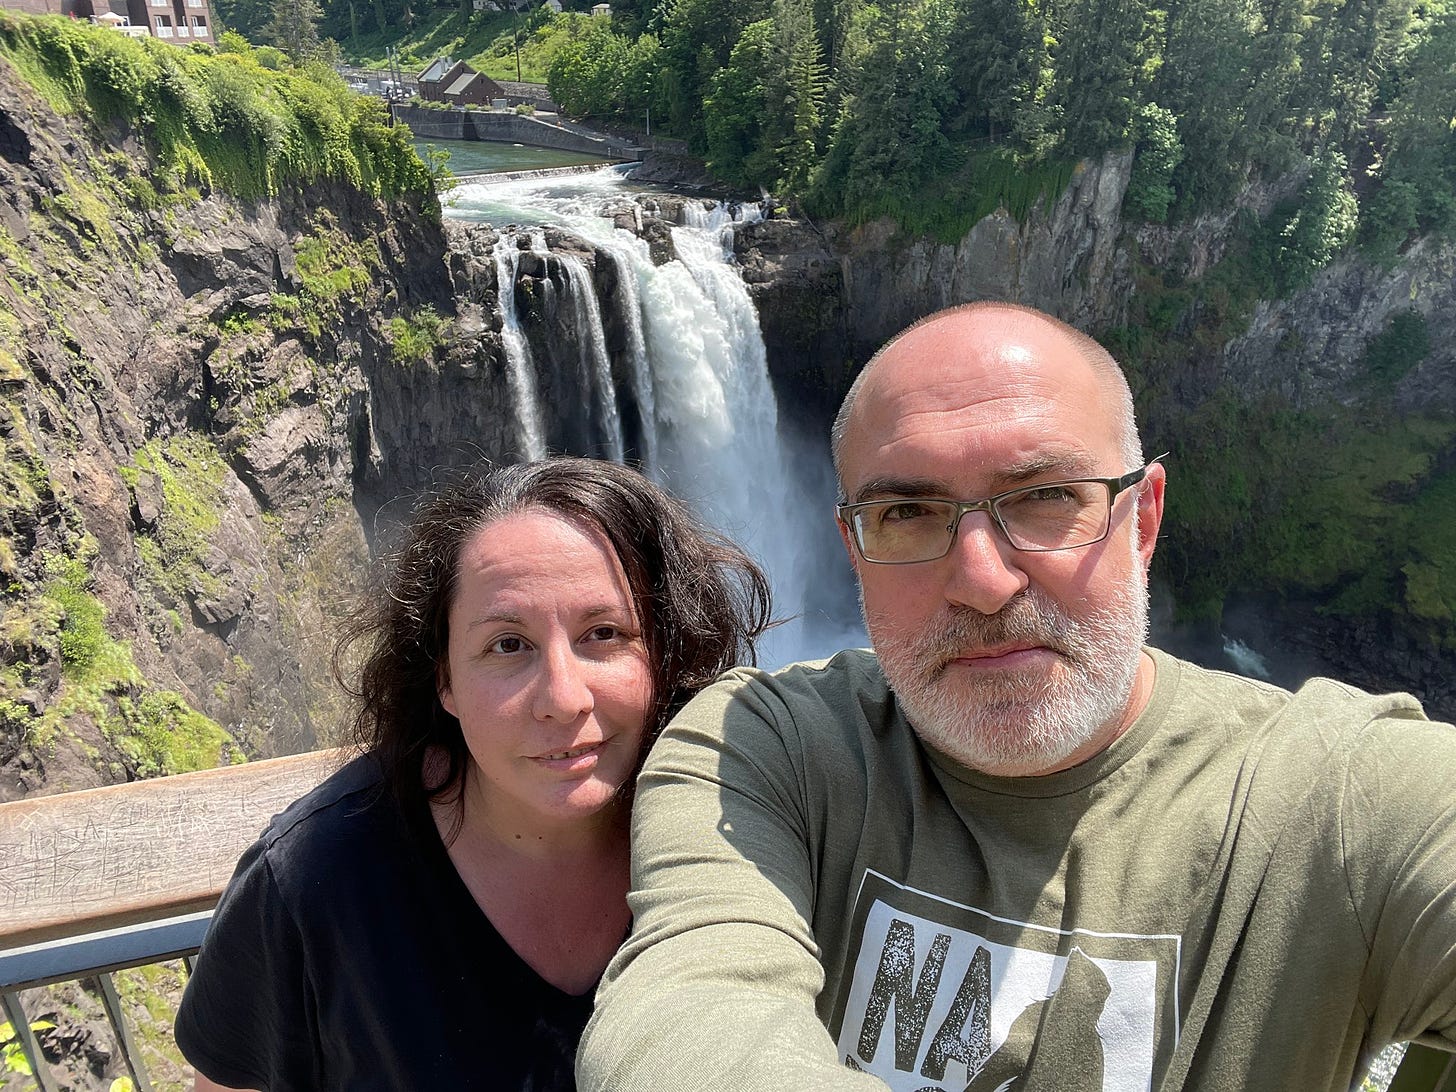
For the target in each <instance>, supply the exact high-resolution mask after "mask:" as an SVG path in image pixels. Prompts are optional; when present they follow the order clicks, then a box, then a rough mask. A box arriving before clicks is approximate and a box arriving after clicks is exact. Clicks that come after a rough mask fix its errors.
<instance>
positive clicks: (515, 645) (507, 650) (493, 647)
mask: <svg viewBox="0 0 1456 1092" xmlns="http://www.w3.org/2000/svg"><path fill="white" fill-rule="evenodd" d="M525 649H526V642H525V640H524V639H523V638H520V637H517V636H516V635H515V634H514V633H508V634H506V635H505V636H504V637H497V638H496V639H495V640H494V641H492V642H491V643H490V644H489V645H488V646H487V647H486V651H487V652H497V653H500V654H502V655H505V656H510V655H513V654H514V653H517V652H524V651H525Z"/></svg>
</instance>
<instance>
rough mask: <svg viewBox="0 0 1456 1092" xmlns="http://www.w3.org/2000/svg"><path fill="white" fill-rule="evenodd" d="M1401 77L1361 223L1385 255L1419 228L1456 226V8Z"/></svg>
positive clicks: (1434, 25) (1419, 48)
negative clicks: (1455, 121)
mask: <svg viewBox="0 0 1456 1092" xmlns="http://www.w3.org/2000/svg"><path fill="white" fill-rule="evenodd" d="M1400 83H1401V88H1402V90H1401V92H1400V95H1399V96H1398V97H1397V98H1396V100H1395V102H1394V103H1393V104H1392V105H1391V117H1390V126H1389V129H1388V131H1387V133H1386V143H1385V154H1384V156H1383V158H1382V160H1381V162H1380V169H1379V179H1380V189H1379V190H1378V191H1377V192H1376V194H1375V196H1374V198H1373V199H1372V201H1371V203H1370V211H1369V214H1368V216H1367V217H1366V218H1365V222H1364V223H1363V224H1362V228H1363V232H1362V235H1363V242H1364V243H1365V244H1366V245H1367V246H1368V247H1370V248H1371V249H1372V250H1374V251H1375V252H1376V254H1377V255H1379V256H1380V257H1383V258H1392V257H1394V255H1395V253H1396V251H1397V249H1398V248H1399V247H1400V246H1401V245H1402V244H1404V243H1405V241H1406V239H1407V238H1408V237H1409V236H1410V234H1411V233H1412V232H1414V231H1418V230H1419V231H1444V232H1451V231H1452V230H1453V229H1456V131H1453V130H1452V119H1453V118H1456V12H1453V13H1451V14H1448V15H1442V16H1440V17H1438V18H1437V19H1436V20H1434V22H1433V23H1432V24H1431V26H1430V28H1429V30H1428V31H1427V33H1426V34H1425V35H1424V36H1423V39H1422V40H1421V42H1420V43H1419V45H1418V46H1417V47H1416V48H1415V49H1414V50H1413V51H1412V53H1411V56H1410V59H1409V62H1408V65H1407V67H1406V71H1405V72H1404V73H1403V74H1402V78H1401V81H1400Z"/></svg>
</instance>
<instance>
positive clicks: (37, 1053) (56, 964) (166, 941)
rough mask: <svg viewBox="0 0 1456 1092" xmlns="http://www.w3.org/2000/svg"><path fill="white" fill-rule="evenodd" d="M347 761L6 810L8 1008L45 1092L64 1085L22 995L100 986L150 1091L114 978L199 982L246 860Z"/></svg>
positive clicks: (278, 766) (323, 757) (1, 873)
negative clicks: (200, 956)
mask: <svg viewBox="0 0 1456 1092" xmlns="http://www.w3.org/2000/svg"><path fill="white" fill-rule="evenodd" d="M341 761H342V756H341V755H340V753H339V752H335V751H323V752H318V753H314V754H306V755H295V756H293V757H291V758H278V759H270V760H267V761H263V762H253V763H248V764H246V765H241V766H230V767H225V768H223V769H218V770H206V771H203V772H201V773H194V774H182V775H180V776H177V777H164V778H158V779H156V780H151V781H136V782H132V783H130V784H126V785H113V786H110V787H107V788H102V789H86V790H83V791H80V792H71V793H63V794H62V795H60V796H44V797H39V798H36V799H27V800H18V801H13V802H11V803H8V804H0V1002H3V1007H4V1018H3V1019H4V1022H8V1023H9V1025H10V1030H11V1033H12V1037H11V1039H10V1040H9V1041H10V1043H11V1044H12V1046H18V1047H19V1050H20V1052H21V1056H22V1057H23V1058H24V1062H25V1068H29V1069H30V1071H31V1074H32V1078H31V1079H32V1080H33V1081H34V1083H35V1085H36V1086H38V1087H39V1089H40V1090H41V1092H57V1090H58V1088H59V1083H58V1082H57V1079H56V1078H55V1076H54V1075H53V1074H52V1071H51V1068H50V1066H49V1064H48V1063H47V1060H46V1058H45V1056H44V1052H43V1051H42V1049H41V1047H40V1043H39V1042H38V1040H37V1037H36V1035H35V1033H34V1031H33V1030H32V1026H31V1017H30V1016H29V1015H28V1014H27V1013H26V1011H25V1005H24V1004H23V1002H22V998H21V991H22V990H29V989H33V988H36V987H41V986H48V985H52V984H55V983H61V982H69V981H73V980H77V979H90V978H97V979H99V984H100V992H101V1000H102V1004H103V1006H104V1008H105V1010H106V1016H107V1021H108V1022H109V1023H110V1024H111V1027H112V1031H113V1034H114V1035H115V1040H116V1045H117V1047H119V1049H120V1054H121V1056H122V1059H123V1062H124V1068H125V1070H126V1073H127V1074H128V1075H129V1076H130V1079H131V1082H132V1086H133V1087H134V1088H135V1089H136V1090H137V1092H152V1082H151V1079H150V1077H149V1076H148V1074H147V1071H146V1067H145V1065H144V1063H143V1061H142V1056H141V1053H140V1052H139V1051H138V1049H137V1043H136V1038H135V1036H134V1034H133V1028H132V1026H131V1023H130V1022H129V1021H128V1019H127V1015H126V1012H125V1011H124V1006H123V1004H122V1000H121V997H120V995H119V993H118V990H117V986H116V982H115V981H114V979H113V977H112V974H113V972H115V971H120V970H123V969H126V968H130V967H139V966H144V965H149V964H154V963H160V962H163V961H165V960H170V959H177V958H181V959H182V960H183V963H184V966H185V967H186V969H187V971H188V972H190V971H191V956H192V954H193V953H194V952H196V951H197V948H198V946H199V945H200V944H201V943H202V938H203V935H204V934H205V933H206V932H207V925H208V922H209V921H210V920H211V918H212V910H213V907H214V906H215V905H216V904H217V899H218V896H219V895H220V894H221V893H222V889H223V887H225V886H226V884H227V881H228V879H229V878H230V877H231V876H232V873H233V868H234V866H235V865H236V864H237V860H238V857H239V856H241V855H242V852H243V850H244V849H246V848H247V847H248V846H249V845H250V844H252V842H253V841H254V839H256V838H257V837H258V835H259V834H260V833H261V832H262V830H263V827H264V826H265V825H267V822H268V820H269V819H270V818H271V817H272V816H273V815H274V814H276V813H277V812H279V811H281V810H282V809H283V808H284V807H286V806H287V805H288V804H289V802H290V801H292V800H295V799H297V798H298V797H299V796H301V795H303V793H305V792H307V791H308V790H309V789H311V788H312V787H313V786H314V785H316V784H317V783H318V782H319V781H320V780H322V779H323V778H324V777H326V776H327V775H328V774H329V773H330V772H332V770H333V769H334V768H335V767H337V766H338V765H339V764H340V762H341ZM12 1057H13V1051H12ZM5 1068H7V1067H0V1083H3V1082H4V1078H5V1076H6V1074H5V1072H4V1069H5ZM8 1068H11V1069H14V1068H16V1067H15V1065H13V1064H11V1065H10V1066H8Z"/></svg>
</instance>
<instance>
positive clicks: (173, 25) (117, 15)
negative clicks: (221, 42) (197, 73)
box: [0, 0, 215, 45]
mask: <svg viewBox="0 0 1456 1092" xmlns="http://www.w3.org/2000/svg"><path fill="white" fill-rule="evenodd" d="M0 8H6V9H8V10H10V11H23V12H25V13H27V14H29V15H69V16H70V17H71V18H73V19H88V20H90V21H91V22H93V23H102V24H104V25H106V26H111V27H115V28H116V29H117V30H118V31H120V32H121V33H123V34H131V35H134V36H137V37H143V36H147V35H150V36H151V37H154V38H162V39H164V40H166V41H169V42H175V43H177V44H178V45H187V44H188V43H189V42H207V43H208V44H213V43H214V41H215V39H214V38H213V25H212V8H211V7H210V6H209V5H208V0H0Z"/></svg>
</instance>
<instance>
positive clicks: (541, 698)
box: [531, 645, 596, 722]
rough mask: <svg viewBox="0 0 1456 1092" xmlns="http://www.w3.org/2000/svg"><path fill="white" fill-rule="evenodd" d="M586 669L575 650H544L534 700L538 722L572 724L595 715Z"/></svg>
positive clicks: (553, 647)
mask: <svg viewBox="0 0 1456 1092" xmlns="http://www.w3.org/2000/svg"><path fill="white" fill-rule="evenodd" d="M583 666H584V665H583V664H582V662H581V659H580V658H579V657H578V656H577V655H576V650H575V649H574V648H572V647H570V646H569V645H568V646H565V647H556V646H554V645H553V646H552V647H548V648H545V649H543V650H542V653H541V662H540V668H539V670H540V677H539V678H537V680H536V693H535V695H534V697H533V698H532V699H531V712H532V714H533V715H534V716H535V717H536V719H537V720H559V721H566V722H570V721H574V720H576V718H577V717H579V716H581V715H582V714H583V713H590V712H591V711H592V708H593V707H594V706H595V704H596V702H595V698H594V697H593V695H592V691H591V687H590V686H588V685H587V679H586V675H585V674H584V672H583V670H582V668H583Z"/></svg>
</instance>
